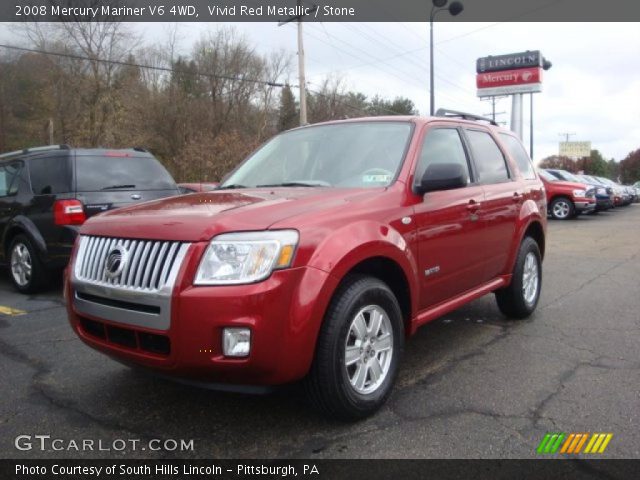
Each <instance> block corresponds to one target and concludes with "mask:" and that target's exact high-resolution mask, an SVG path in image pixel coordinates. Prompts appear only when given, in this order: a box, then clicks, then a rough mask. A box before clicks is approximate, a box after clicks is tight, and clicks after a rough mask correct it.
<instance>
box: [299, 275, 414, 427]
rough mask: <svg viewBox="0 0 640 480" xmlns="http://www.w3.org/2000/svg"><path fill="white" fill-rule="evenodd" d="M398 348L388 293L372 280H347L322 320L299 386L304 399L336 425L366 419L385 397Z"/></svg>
mask: <svg viewBox="0 0 640 480" xmlns="http://www.w3.org/2000/svg"><path fill="white" fill-rule="evenodd" d="M403 347H404V325H403V321H402V312H401V310H400V306H399V305H398V301H397V299H396V297H395V296H394V295H393V292H392V291H391V290H390V289H389V287H388V286H387V285H386V284H385V283H383V282H382V281H380V280H378V279H377V278H374V277H369V276H361V275H354V276H350V277H348V278H347V279H346V280H345V281H344V283H343V285H342V286H341V287H340V288H339V289H338V291H337V293H336V294H335V296H334V298H333V300H332V301H331V304H330V305H329V308H328V310H327V313H326V315H325V319H324V323H323V325H322V328H321V331H320V335H319V337H318V343H317V346H316V355H315V358H314V361H313V365H312V367H311V371H310V373H309V375H308V377H307V379H306V382H305V384H306V390H307V394H308V396H309V399H310V400H311V402H312V403H313V404H314V405H315V406H316V407H317V408H318V409H319V410H321V411H322V412H323V413H325V414H326V415H328V416H330V417H333V418H337V419H340V420H358V419H361V418H364V417H367V416H369V415H372V414H373V413H375V412H376V411H377V410H378V409H379V408H380V407H381V406H382V405H383V404H384V403H385V401H386V400H387V398H388V397H389V395H390V394H391V390H392V388H393V384H394V382H395V379H396V376H397V372H398V364H399V361H400V357H401V355H402V350H403Z"/></svg>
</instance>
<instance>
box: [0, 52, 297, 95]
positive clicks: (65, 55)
mask: <svg viewBox="0 0 640 480" xmlns="http://www.w3.org/2000/svg"><path fill="white" fill-rule="evenodd" d="M0 48H6V49H8V50H16V51H21V52H30V53H39V54H41V55H49V56H54V57H63V58H72V59H74V60H85V61H89V62H97V63H106V64H111V65H120V66H123V67H136V68H144V69H148V70H159V71H162V72H171V73H180V74H184V75H196V76H201V77H207V78H217V79H221V80H231V81H234V82H246V83H255V84H258V85H267V86H269V87H279V88H282V87H284V86H285V84H284V83H278V82H274V81H268V80H258V79H255V78H246V77H232V76H231V75H220V74H216V73H205V72H200V71H187V70H178V69H175V68H170V67H159V66H153V65H143V64H141V63H134V62H125V61H122V60H107V59H104V58H96V57H93V58H92V57H87V56H84V55H77V54H73V53H61V52H49V51H47V50H38V49H35V48H26V47H17V46H15V45H5V44H0Z"/></svg>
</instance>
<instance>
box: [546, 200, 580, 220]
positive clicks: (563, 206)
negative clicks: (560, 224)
mask: <svg viewBox="0 0 640 480" xmlns="http://www.w3.org/2000/svg"><path fill="white" fill-rule="evenodd" d="M549 211H550V212H551V216H552V217H553V218H555V219H556V220H568V219H569V218H573V217H575V216H576V207H575V205H574V204H573V202H572V201H571V200H570V199H568V198H566V197H558V198H555V199H553V201H552V202H551V205H549Z"/></svg>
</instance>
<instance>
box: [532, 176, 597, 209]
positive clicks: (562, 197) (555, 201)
mask: <svg viewBox="0 0 640 480" xmlns="http://www.w3.org/2000/svg"><path fill="white" fill-rule="evenodd" d="M538 173H539V174H540V179H541V180H542V182H543V183H544V188H545V191H546V195H547V204H548V205H549V212H548V213H549V215H551V216H552V217H553V218H555V219H556V220H568V219H570V218H574V217H575V216H576V215H579V214H581V213H591V212H594V211H595V209H596V196H595V192H596V189H595V188H593V187H591V186H589V185H586V184H584V183H575V182H565V181H562V180H559V179H558V178H556V177H554V176H553V175H551V174H550V173H549V172H547V171H545V170H542V169H541V170H539V171H538Z"/></svg>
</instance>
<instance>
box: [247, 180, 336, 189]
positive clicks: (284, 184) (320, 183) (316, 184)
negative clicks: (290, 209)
mask: <svg viewBox="0 0 640 480" xmlns="http://www.w3.org/2000/svg"><path fill="white" fill-rule="evenodd" d="M330 186H331V184H330V183H328V182H323V181H309V182H303V181H299V182H282V183H273V184H269V185H256V188H270V187H330Z"/></svg>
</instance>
